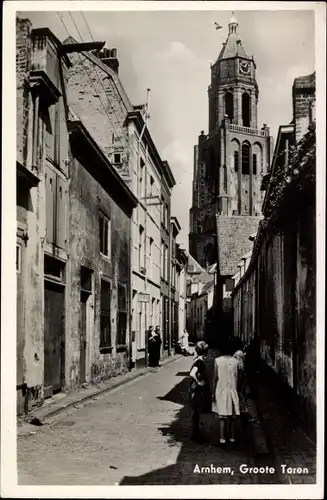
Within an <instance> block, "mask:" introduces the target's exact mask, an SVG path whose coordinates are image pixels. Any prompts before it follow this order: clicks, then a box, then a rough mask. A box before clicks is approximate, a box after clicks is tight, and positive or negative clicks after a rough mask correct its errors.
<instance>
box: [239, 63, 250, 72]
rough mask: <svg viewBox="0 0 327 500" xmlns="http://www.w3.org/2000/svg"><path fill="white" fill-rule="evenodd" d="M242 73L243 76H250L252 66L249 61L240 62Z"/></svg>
mask: <svg viewBox="0 0 327 500" xmlns="http://www.w3.org/2000/svg"><path fill="white" fill-rule="evenodd" d="M240 73H241V74H242V75H249V74H250V64H249V63H248V61H240Z"/></svg>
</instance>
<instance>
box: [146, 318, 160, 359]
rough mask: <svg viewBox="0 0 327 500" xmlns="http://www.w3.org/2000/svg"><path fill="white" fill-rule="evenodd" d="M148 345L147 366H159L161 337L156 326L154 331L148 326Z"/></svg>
mask: <svg viewBox="0 0 327 500" xmlns="http://www.w3.org/2000/svg"><path fill="white" fill-rule="evenodd" d="M148 346H149V366H151V367H153V368H155V367H157V366H159V360H160V348H161V337H160V328H159V326H156V328H155V331H153V327H152V326H150V327H149V332H148Z"/></svg>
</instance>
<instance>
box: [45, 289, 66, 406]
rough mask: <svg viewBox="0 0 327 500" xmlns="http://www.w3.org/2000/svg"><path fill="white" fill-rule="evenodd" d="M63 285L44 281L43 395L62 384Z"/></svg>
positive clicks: (53, 392)
mask: <svg viewBox="0 0 327 500" xmlns="http://www.w3.org/2000/svg"><path fill="white" fill-rule="evenodd" d="M64 297H65V294H64V286H63V285H61V284H58V283H53V282H50V281H47V280H46V281H45V283H44V397H45V398H48V397H51V396H52V395H53V394H55V393H56V392H59V391H60V390H61V388H62V385H63V368H64V366H63V359H64V341H63V340H64V339H63V325H64Z"/></svg>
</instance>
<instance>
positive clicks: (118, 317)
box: [16, 19, 137, 413]
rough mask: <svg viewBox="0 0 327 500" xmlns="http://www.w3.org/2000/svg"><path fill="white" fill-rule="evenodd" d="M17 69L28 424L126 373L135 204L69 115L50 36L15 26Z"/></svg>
mask: <svg viewBox="0 0 327 500" xmlns="http://www.w3.org/2000/svg"><path fill="white" fill-rule="evenodd" d="M73 49H74V50H76V51H78V50H80V47H78V44H77V45H75V47H71V46H70V53H72V50H73ZM16 67H17V104H18V105H17V246H16V248H17V250H16V252H17V254H16V255H17V409H18V413H23V412H25V413H26V412H28V411H29V410H30V409H31V408H32V407H33V406H34V405H39V404H42V401H43V399H44V398H47V397H51V396H52V395H53V394H55V393H56V392H59V391H61V390H69V391H70V390H72V389H74V388H75V387H77V386H79V385H80V384H82V383H83V382H90V381H92V382H93V381H96V380H99V379H104V378H107V377H110V376H113V375H117V374H119V373H121V372H123V371H126V370H127V369H129V365H130V353H131V323H130V319H131V309H130V308H131V298H130V297H131V273H130V271H129V269H130V267H131V217H132V211H133V208H134V207H135V206H136V204H137V199H136V198H135V196H134V195H133V193H132V192H131V190H130V189H129V187H128V186H127V184H126V182H125V181H123V180H122V178H121V177H120V176H119V175H118V173H117V172H116V170H115V169H114V168H113V166H112V165H111V163H110V161H109V160H108V157H107V156H106V155H105V154H104V152H103V150H102V149H101V147H99V146H98V144H97V143H96V142H95V140H94V139H93V138H92V136H91V135H90V134H89V132H88V131H87V129H86V128H85V126H84V125H83V123H82V122H81V121H80V120H79V119H77V118H76V117H77V115H76V113H74V112H72V110H71V108H70V103H69V95H68V92H67V89H69V82H68V80H69V71H70V70H71V69H72V62H71V61H70V59H69V58H68V56H67V54H66V50H65V48H64V46H63V45H62V44H61V43H60V41H59V40H58V39H57V38H56V37H55V36H54V35H53V33H52V32H51V31H50V30H48V29H46V28H44V29H32V26H31V23H30V22H29V20H27V19H17V66H16ZM109 181H110V185H108V182H109ZM90 235H92V237H90Z"/></svg>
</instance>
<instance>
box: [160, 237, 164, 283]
mask: <svg viewBox="0 0 327 500" xmlns="http://www.w3.org/2000/svg"><path fill="white" fill-rule="evenodd" d="M161 277H162V278H163V279H165V244H164V242H163V241H161Z"/></svg>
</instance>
